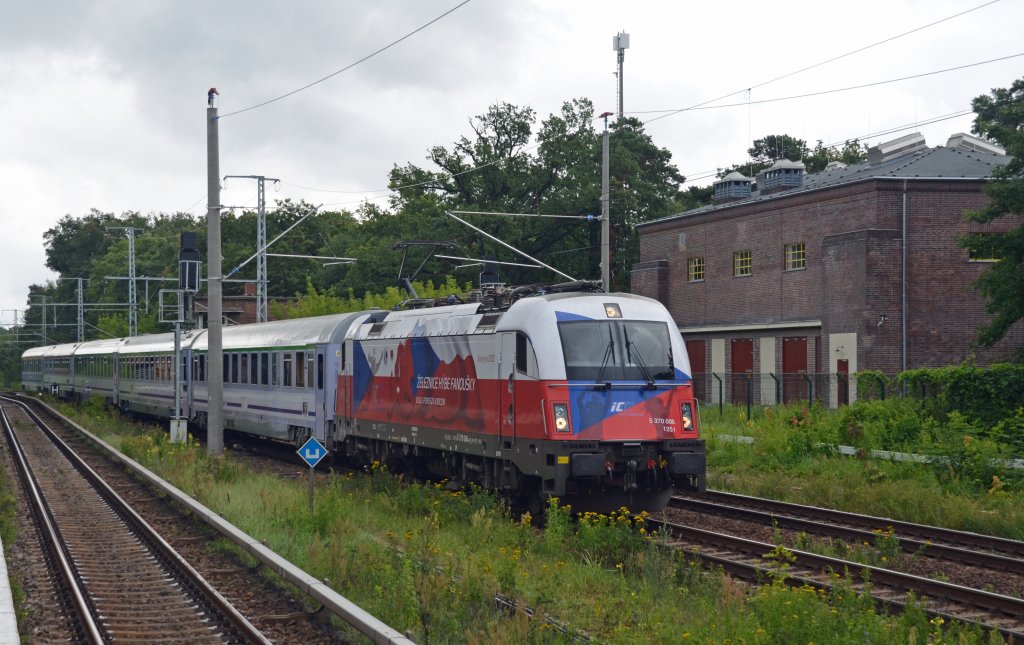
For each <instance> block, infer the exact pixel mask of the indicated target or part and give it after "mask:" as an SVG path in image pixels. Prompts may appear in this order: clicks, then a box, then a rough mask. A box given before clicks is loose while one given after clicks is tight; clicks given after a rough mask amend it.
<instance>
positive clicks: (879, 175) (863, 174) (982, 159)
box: [637, 146, 1010, 227]
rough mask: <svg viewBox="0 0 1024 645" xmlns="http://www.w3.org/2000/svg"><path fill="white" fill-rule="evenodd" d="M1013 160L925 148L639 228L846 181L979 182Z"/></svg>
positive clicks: (842, 183)
mask: <svg viewBox="0 0 1024 645" xmlns="http://www.w3.org/2000/svg"><path fill="white" fill-rule="evenodd" d="M1009 162H1010V157H1009V156H1008V155H1000V154H991V153H987V152H977V151H972V150H966V149H964V148H959V147H957V148H948V147H945V146H936V147H934V148H926V149H925V150H923V151H920V152H916V153H912V154H906V155H900V156H895V157H893V158H891V159H883V160H882V161H881V162H879V163H875V164H872V163H871V162H868V161H864V162H861V163H857V164H852V165H849V166H846V167H843V168H835V169H833V170H825V171H822V172H818V173H814V174H809V175H806V176H805V177H804V182H803V186H801V187H799V188H793V189H790V190H784V191H780V192H773V193H768V194H762V193H761V192H759V191H755V192H754V193H753V194H752V195H751V196H750V197H748V198H745V199H738V200H735V201H731V202H727V203H722V204H712V205H709V206H701V207H699V208H694V209H691V210H688V211H683V212H682V213H677V214H675V215H670V216H668V217H663V218H660V219H656V220H651V221H649V222H643V223H641V224H638V225H637V226H638V227H643V226H649V225H651V224H657V223H661V222H665V221H669V220H674V219H679V218H683V217H690V216H692V215H701V214H704V213H710V212H713V211H719V210H725V209H729V208H736V207H737V206H744V205H746V204H752V203H756V202H764V201H769V200H776V199H785V198H787V197H789V196H791V195H798V194H803V193H807V192H810V191H815V190H824V189H828V188H832V187H835V186H841V185H844V184H852V183H856V182H860V181H870V180H885V179H947V180H951V181H957V180H962V181H979V180H985V179H988V178H989V177H991V176H992V171H993V170H995V169H996V168H998V167H999V166H1004V165H1006V164H1007V163H1009Z"/></svg>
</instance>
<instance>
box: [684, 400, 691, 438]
mask: <svg viewBox="0 0 1024 645" xmlns="http://www.w3.org/2000/svg"><path fill="white" fill-rule="evenodd" d="M682 408H683V409H682V417H683V430H684V431H688V430H693V406H692V405H691V404H689V403H683V406H682Z"/></svg>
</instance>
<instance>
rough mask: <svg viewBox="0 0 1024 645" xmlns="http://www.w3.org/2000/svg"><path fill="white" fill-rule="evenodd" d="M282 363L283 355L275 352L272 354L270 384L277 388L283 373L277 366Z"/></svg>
mask: <svg viewBox="0 0 1024 645" xmlns="http://www.w3.org/2000/svg"><path fill="white" fill-rule="evenodd" d="M280 362H281V354H280V353H279V352H273V353H271V354H270V384H271V385H273V386H275V387H276V386H277V385H278V384H279V383H280V382H281V372H280V370H278V368H277V366H278V364H280Z"/></svg>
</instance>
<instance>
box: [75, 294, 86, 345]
mask: <svg viewBox="0 0 1024 645" xmlns="http://www.w3.org/2000/svg"><path fill="white" fill-rule="evenodd" d="M76 280H78V321H77V322H78V342H82V341H84V340H85V304H84V303H83V301H82V279H81V278H76Z"/></svg>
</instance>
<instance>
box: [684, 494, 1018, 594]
mask: <svg viewBox="0 0 1024 645" xmlns="http://www.w3.org/2000/svg"><path fill="white" fill-rule="evenodd" d="M670 505H671V506H672V507H674V508H690V509H696V510H700V511H701V512H712V513H719V514H722V515H727V516H730V517H736V518H740V519H746V520H753V521H767V522H768V523H769V524H774V525H776V526H778V527H779V528H788V529H793V530H797V531H808V532H813V533H816V534H819V535H829V536H831V537H838V538H841V539H846V540H857V541H859V540H862V539H864V538H865V537H873V536H874V535H875V534H876V533H877V532H879V531H891V532H892V533H893V535H894V536H895V537H897V538H898V539H899V541H900V545H901V548H902V549H903V551H905V552H907V553H918V554H920V555H924V556H927V557H941V558H946V559H951V560H954V561H957V562H962V563H964V564H971V565H976V566H983V567H988V568H992V569H996V570H1000V571H1011V572H1013V573H1019V574H1024V542H1021V541H1018V540H1009V539H1006V538H1001V537H995V536H991V535H982V534H980V533H971V532H968V531H956V530H953V529H947V528H943V527H939V526H927V525H924V524H914V523H911V522H901V521H898V520H893V519H888V518H884V517H874V516H871V515H858V514H856V513H847V512H844V511H836V510H833V509H829V508H820V507H817V506H805V505H803V504H793V503H790V502H779V501H775V500H770V499H763V498H760V497H750V496H747V495H737V494H735V493H725V492H721V491H710V490H709V491H707V493H704V494H701V495H678V496H676V497H673V498H672V499H671V501H670Z"/></svg>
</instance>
